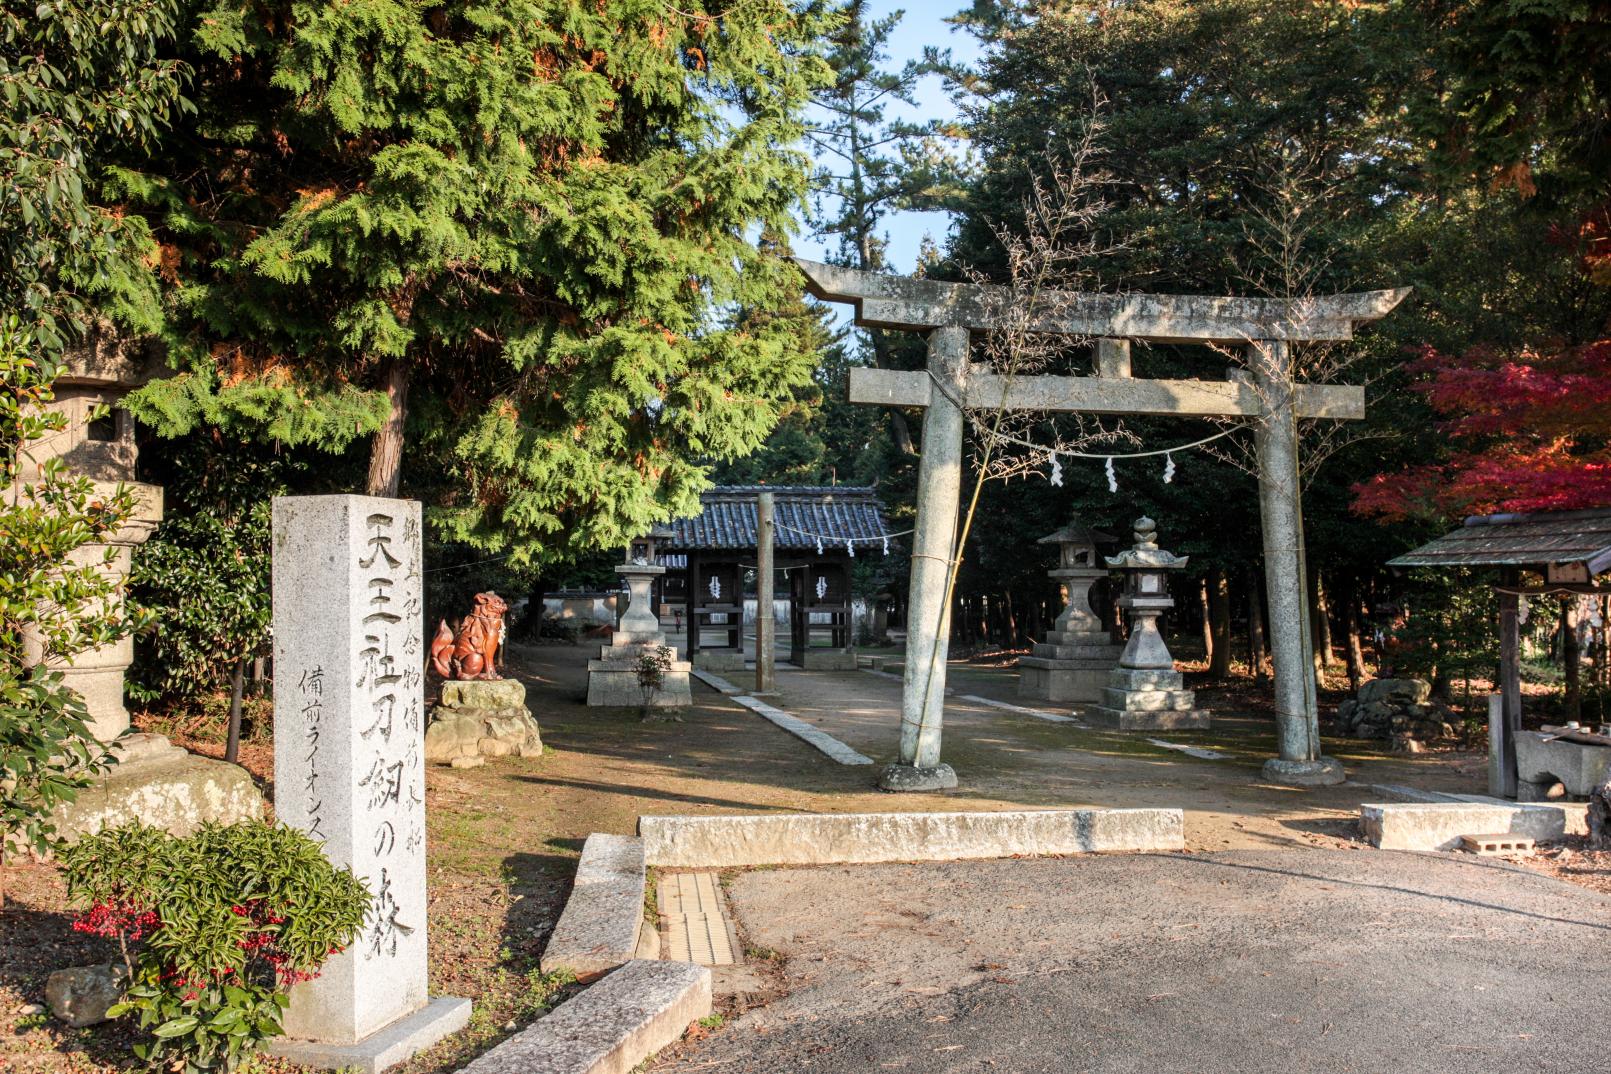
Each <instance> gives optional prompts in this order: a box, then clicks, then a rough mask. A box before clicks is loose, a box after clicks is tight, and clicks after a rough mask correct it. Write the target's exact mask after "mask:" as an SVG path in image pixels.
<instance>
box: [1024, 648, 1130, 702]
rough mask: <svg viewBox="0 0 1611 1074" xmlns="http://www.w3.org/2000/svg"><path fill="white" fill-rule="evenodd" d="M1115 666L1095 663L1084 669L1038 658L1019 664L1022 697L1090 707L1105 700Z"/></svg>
mask: <svg viewBox="0 0 1611 1074" xmlns="http://www.w3.org/2000/svg"><path fill="white" fill-rule="evenodd" d="M1112 665H1113V662H1112V661H1111V660H1109V661H1091V664H1090V666H1087V667H1082V666H1080V665H1079V663H1078V662H1076V661H1072V660H1046V659H1041V658H1039V657H1034V656H1025V657H1021V658H1020V659H1019V661H1018V696H1019V697H1022V698H1028V699H1030V700H1035V701H1066V702H1069V703H1071V704H1081V703H1085V704H1088V703H1090V702H1093V701H1100V700H1101V699H1102V690H1103V688H1104V687H1105V686H1106V685H1107V680H1108V669H1109V668H1110V667H1112Z"/></svg>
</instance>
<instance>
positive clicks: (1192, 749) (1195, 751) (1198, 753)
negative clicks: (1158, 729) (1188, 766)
mask: <svg viewBox="0 0 1611 1074" xmlns="http://www.w3.org/2000/svg"><path fill="white" fill-rule="evenodd" d="M1147 741H1148V742H1150V743H1152V744H1153V745H1154V746H1158V747H1160V748H1162V749H1166V750H1174V751H1175V752H1176V753H1184V754H1185V755H1186V756H1188V757H1197V758H1200V759H1201V760H1204V761H1228V760H1230V759H1231V755H1230V754H1228V753H1221V752H1219V751H1218V750H1205V749H1203V748H1202V747H1201V746H1187V745H1184V744H1183V743H1180V742H1168V741H1166V740H1164V739H1161V738H1149V739H1147Z"/></svg>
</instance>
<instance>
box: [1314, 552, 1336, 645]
mask: <svg viewBox="0 0 1611 1074" xmlns="http://www.w3.org/2000/svg"><path fill="white" fill-rule="evenodd" d="M1315 623H1316V625H1317V627H1318V629H1319V632H1320V634H1319V637H1318V639H1317V641H1318V644H1319V646H1320V663H1321V664H1322V666H1324V667H1328V668H1334V667H1336V666H1337V654H1336V653H1334V652H1333V651H1332V638H1331V590H1330V589H1328V588H1327V587H1326V580H1325V579H1324V578H1322V577H1321V576H1320V573H1319V572H1318V571H1317V572H1315Z"/></svg>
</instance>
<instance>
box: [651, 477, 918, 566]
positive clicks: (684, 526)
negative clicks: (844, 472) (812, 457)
mask: <svg viewBox="0 0 1611 1074" xmlns="http://www.w3.org/2000/svg"><path fill="white" fill-rule="evenodd" d="M762 492H770V493H773V494H774V497H775V506H774V508H773V520H774V521H775V522H776V524H777V528H776V531H775V541H774V544H775V546H776V547H778V548H792V549H806V548H809V549H814V548H815V547H816V544H817V535H821V537H822V542H823V545H824V548H825V549H826V550H829V551H832V550H834V549H835V547H836V546H837V549H838V550H840V551H843V549H844V543H845V542H846V541H847V540H848V541H856V542H859V545H860V547H859V548H858V552H859V553H860V554H866V553H868V552H877V551H880V550H881V549H880V548H879V547H878V544H877V542H880V541H882V539H884V538H886V537H889V536H890V529H889V526H888V524H887V523H886V522H885V520H884V505H883V504H882V503H880V502H879V500H878V496H877V493H876V491H875V490H874V489H873V488H872V487H871V486H867V485H825V486H818V485H717V486H715V487H713V488H710V489H707V490H706V491H705V492H703V493H701V494H700V497H699V498H700V503H701V504H702V507H703V509H702V510H701V511H700V513H699V514H697V515H695V516H693V517H691V518H679V519H673V520H672V521H671V522H670V523H669V524H668V525H669V526H670V528H671V530H672V532H673V536H672V537H671V538H669V539H668V540H666V541H665V542H664V545H663V547H664V548H665V549H666V550H667V551H670V552H689V551H696V552H697V551H715V550H744V549H753V548H755V547H756V546H757V543H758V542H757V535H756V527H757V519H756V497H757V495H758V494H759V493H762Z"/></svg>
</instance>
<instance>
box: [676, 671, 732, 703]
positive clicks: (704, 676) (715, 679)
mask: <svg viewBox="0 0 1611 1074" xmlns="http://www.w3.org/2000/svg"><path fill="white" fill-rule="evenodd" d="M688 674H689V675H690V676H692V677H693V678H696V679H698V680H699V681H700V682H702V683H704V684H705V685H706V686H708V687H710V688H711V689H712V690H715V691H716V692H717V693H719V694H725V695H727V696H729V697H731V696H732V695H734V694H742V693H743V692H744V691H743V690H741V689H739V688H738V687H737V686H734V685H733V684H732V683H730V682H728V681H727V680H726V679H724V678H722V677H721V676H720V675H716V674H713V673H711V672H709V671H702V670H701V669H699V668H694V669H693V670H692V671H690V672H689V673H688Z"/></svg>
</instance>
